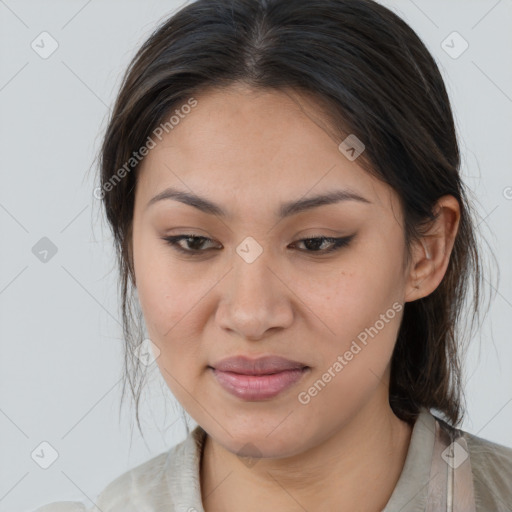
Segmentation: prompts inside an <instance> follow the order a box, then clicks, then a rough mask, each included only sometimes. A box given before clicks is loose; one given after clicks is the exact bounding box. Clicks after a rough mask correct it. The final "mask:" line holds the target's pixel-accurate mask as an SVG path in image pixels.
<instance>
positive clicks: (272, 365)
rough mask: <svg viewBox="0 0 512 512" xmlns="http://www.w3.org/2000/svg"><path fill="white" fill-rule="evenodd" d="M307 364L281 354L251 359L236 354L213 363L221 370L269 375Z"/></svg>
mask: <svg viewBox="0 0 512 512" xmlns="http://www.w3.org/2000/svg"><path fill="white" fill-rule="evenodd" d="M306 367H307V366H306V365H305V364H303V363H299V362H298V361H291V360H290V359H285V358H284V357H279V356H265V357H259V358H257V359H251V358H249V357H245V356H235V357H228V358H226V359H222V360H221V361H219V362H218V363H216V364H214V365H213V368H214V369H216V370H219V371H221V372H233V373H240V374H244V375H269V374H272V373H279V372H283V371H286V370H297V369H303V368H306Z"/></svg>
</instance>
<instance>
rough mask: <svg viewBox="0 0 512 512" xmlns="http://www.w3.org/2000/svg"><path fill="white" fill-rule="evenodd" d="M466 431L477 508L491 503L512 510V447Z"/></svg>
mask: <svg viewBox="0 0 512 512" xmlns="http://www.w3.org/2000/svg"><path fill="white" fill-rule="evenodd" d="M463 435H464V438H465V440H466V443H467V447H468V451H469V458H470V462H471V470H472V472H473V485H474V491H475V501H476V505H477V510H488V509H489V507H490V506H493V507H496V508H493V510H507V511H508V510H510V507H511V504H512V448H509V447H508V446H504V445H501V444H498V443H493V442H492V441H489V440H487V439H483V438H481V437H478V436H476V435H473V434H470V433H468V432H464V431H463ZM478 506H480V508H478ZM486 507H487V508H486ZM500 507H501V508H500ZM505 507H507V508H505Z"/></svg>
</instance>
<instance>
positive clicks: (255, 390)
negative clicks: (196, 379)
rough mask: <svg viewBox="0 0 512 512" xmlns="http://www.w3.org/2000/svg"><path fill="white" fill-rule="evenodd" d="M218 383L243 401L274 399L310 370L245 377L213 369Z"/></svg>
mask: <svg viewBox="0 0 512 512" xmlns="http://www.w3.org/2000/svg"><path fill="white" fill-rule="evenodd" d="M211 370H212V371H213V375H214V376H215V378H216V379H217V382H218V383H219V384H220V385H221V386H222V387H223V388H224V389H225V390H226V391H228V392H229V393H231V394H232V395H234V396H236V397H238V398H242V399H243V400H265V399H268V398H273V397H275V396H277V395H278V394H279V393H282V392H283V391H284V390H285V389H288V388H290V387H291V386H293V385H294V384H296V383H297V382H298V381H299V380H300V379H302V377H303V375H304V374H305V373H306V372H307V370H308V368H303V369H297V370H285V371H282V372H279V373H273V374H271V375H243V374H240V373H233V372H222V371H219V370H216V369H215V368H211Z"/></svg>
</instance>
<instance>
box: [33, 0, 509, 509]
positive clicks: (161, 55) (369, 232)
mask: <svg viewBox="0 0 512 512" xmlns="http://www.w3.org/2000/svg"><path fill="white" fill-rule="evenodd" d="M100 156H101V187H99V188H98V189H97V190H96V191H95V193H96V195H98V196H99V197H101V198H102V200H103V203H104V207H105V211H106V214H107V218H108V221H109V223H110V226H111V228H112V230H113V233H114V236H115V240H116V248H117V250H118V256H119V265H120V271H121V285H122V304H123V318H124V334H125V340H126V361H125V362H126V368H127V377H128V381H129V384H130V388H131V391H132V393H133V395H134V397H135V399H136V401H137V403H138V398H139V393H140V386H141V380H140V374H141V371H142V369H143V368H144V366H145V365H144V364H141V359H143V358H142V357H140V356H141V351H143V348H142V347H141V345H140V341H141V340H142V339H143V338H144V337H147V338H148V339H149V340H151V343H150V347H151V350H152V353H153V357H154V358H155V359H156V363H157V364H158V368H159V369H160V371H161V373H162V376H163V377H164V379H165V380H166V382H167V384H168V386H169V388H170V390H171V391H172V393H173V394H174V395H175V396H176V397H177V399H178V400H179V402H180V403H181V405H182V406H183V408H184V409H185V410H186V411H187V413H188V414H189V415H190V416H191V417H192V418H193V419H194V420H195V421H196V422H197V424H198V426H197V427H196V428H195V429H194V430H193V431H192V432H189V434H188V437H187V438H186V440H185V441H183V442H182V443H180V444H178V445H177V446H175V447H173V448H171V449H170V450H169V452H168V453H163V454H161V455H159V456H157V457H155V458H153V459H151V460H149V461H148V462H146V463H144V464H142V465H140V466H138V467H136V468H134V469H133V470H131V471H129V472H127V473H125V474H123V475H121V476H120V477H119V478H117V479H116V480H115V481H114V482H112V483H111V484H110V485H108V486H107V487H106V489H105V490H104V491H103V492H102V493H101V494H100V495H99V496H98V498H97V499H96V500H95V504H94V505H95V506H96V507H97V508H94V506H91V508H89V509H88V508H86V507H85V505H81V504H79V503H71V502H67V503H65V502H62V503H54V504H51V505H47V506H46V507H43V508H41V509H40V511H41V512H42V511H45V512H47V511H54V512H56V511H57V510H59V511H60V510H64V511H71V510H83V511H85V510H90V511H92V510H102V511H103V512H114V511H115V512H118V511H119V512H121V511H123V512H126V511H142V510H144V511H162V512H163V511H169V512H170V511H176V512H177V511H180V512H185V511H188V512H194V511H198V512H201V511H206V512H218V511H224V512H231V511H235V510H237V511H239V510H243V511H244V512H254V511H261V510H276V511H287V512H288V511H290V512H291V511H304V510H307V511H319V510H321V511H338V510H351V511H352V510H361V511H381V510H384V511H385V512H396V511H401V512H406V511H420V510H421V511H436V512H437V511H444V510H450V511H459V512H460V511H475V512H476V511H482V512H483V511H486V512H487V511H491V510H492V511H510V510H512V449H510V448H508V447H505V446H501V445H498V444H495V443H492V442H490V441H488V440H485V439H482V438H479V437H477V436H476V435H472V434H470V433H468V432H464V431H462V430H460V429H458V428H457V425H458V424H460V422H461V420H462V416H463V406H462V390H461V384H460V382H461V351H460V347H461V336H460V333H459V332H458V329H457V327H458V325H459V323H460V317H461V314H462V303H463V299H464V297H465V294H466V291H467V288H468V286H469V284H470V280H471V278H473V279H474V284H475V287H474V299H475V300H474V311H473V312H474V313H477V312H478V308H479V305H478V297H479V286H480V284H481V279H482V276H481V271H480V270H481V269H480V259H479V252H478V249H477V244H476V235H475V229H476V228H475V226H474V224H473V221H472V219H471V215H470V212H471V210H470V204H469V201H468V199H467V197H466V192H465V188H464V184H463V183H462V182H461V177H460V174H459V167H460V156H459V148H458V142H457V138H456V134H455V129H454V122H453V116H452V111H451V108H450V103H449V99H448V96H447V93H446V90H445V87H444V83H443V80H442V77H441V75H440V73H439V70H438V68H437V66H436V64H435V61H434V60H433V58H432V57H431V55H430V54H429V52H428V51H427V49H426V48H425V46H424V45H423V44H422V42H421V41H420V39H419V38H418V37H417V35H416V34H415V33H414V32H413V30H412V29H411V28H410V27H409V26H408V25H406V24H405V23H404V22H403V21H402V20H401V19H400V18H398V17H397V16H396V15H395V14H393V13H392V12H391V11H390V10H388V9H386V8H385V7H383V6H381V5H379V4H377V3H375V2H373V1H370V0H318V1H316V2H311V1H310V0H294V1H293V2H291V1H289V0H268V1H265V0H235V1H232V0H198V1H196V2H194V3H191V4H190V5H188V6H186V7H184V8H182V9H181V10H180V11H179V12H177V13H176V14H175V15H173V16H172V17H171V18H170V19H169V20H167V21H166V22H165V23H164V24H163V25H162V26H161V27H160V28H159V29H158V30H156V31H155V32H154V34H153V35H152V36H151V37H150V38H149V39H148V40H147V41H146V42H145V43H144V45H143V46H142V48H141V49H140V50H139V52H138V54H137V55H136V56H135V58H134V60H133V62H132V63H131V65H130V67H129V69H128V71H127V73H126V76H125V79H124V82H123V84H122V87H121V91H120V93H119V96H118V98H117V101H116V104H115V108H114V110H113V112H112V116H111V120H110V123H109V126H108V128H107V132H106V135H105V139H104V143H103V147H102V150H101V155H100ZM132 292H136V295H137V298H136V300H132V299H134V294H133V293H132ZM134 304H135V306H137V304H139V305H140V309H141V311H142V313H143V316H144V321H145V327H146V329H147V334H142V333H139V334H138V335H137V334H136V333H135V329H134V328H133V326H132V323H133V322H132V319H133V317H132V307H133V305H134ZM146 356H147V354H146ZM431 409H434V410H435V412H436V414H433V413H432V412H431ZM137 421H138V414H137ZM263 497H264V499H263Z"/></svg>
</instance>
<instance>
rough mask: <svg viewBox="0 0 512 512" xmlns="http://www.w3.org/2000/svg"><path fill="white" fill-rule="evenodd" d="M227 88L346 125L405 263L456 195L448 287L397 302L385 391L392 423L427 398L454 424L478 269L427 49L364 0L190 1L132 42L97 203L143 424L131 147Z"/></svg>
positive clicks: (455, 152) (454, 148)
mask: <svg viewBox="0 0 512 512" xmlns="http://www.w3.org/2000/svg"><path fill="white" fill-rule="evenodd" d="M235 83H240V84H248V85H250V86H251V87H253V88H261V89H266V90H269V89H275V90H281V91H287V90H288V91H289V90H293V91H297V92H299V93H300V92H302V93H305V94H307V95H308V96H309V97H312V98H315V100H316V102H317V104H318V106H319V107H320V109H321V111H322V112H323V113H324V114H325V117H326V118H327V119H329V121H330V122H329V123H328V125H329V126H328V128H329V129H331V130H332V133H333V135H332V136H333V138H336V140H337V142H338V143H339V142H341V141H342V140H343V139H344V138H345V137H346V136H347V135H348V134H355V135H356V136H357V137H358V138H359V139H360V140H361V141H363V143H364V144H365V146H366V149H365V151H364V152H363V154H362V155H361V156H360V157H359V159H358V164H359V165H360V166H361V167H362V168H363V169H364V170H365V171H366V172H368V173H371V174H372V175H373V176H375V177H377V178H378V179H380V180H382V181H383V182H385V183H387V184H388V185H390V186H391V187H392V188H393V189H394V190H395V191H396V192H397V194H398V196H399V198H400V201H401V207H402V209H403V216H404V219H405V225H404V237H405V241H406V249H407V254H406V255H405V260H406V263H407V261H409V258H410V252H409V249H410V247H411V242H412V241H414V240H416V239H417V238H418V237H420V236H421V235H422V233H424V230H425V229H426V228H428V226H429V222H430V221H432V220H433V219H434V218H435V212H433V206H434V205H435V203H436V201H437V200H438V199H439V198H440V197H441V196H443V195H445V194H451V195H453V196H454V197H455V198H456V199H457V200H458V202H459V205H460V213H461V217H460V224H459V230H458V234H457V237H456V240H455V244H454V247H453V252H452V255H451V258H450V262H449V265H448V268H447V271H446V274H445V276H444V278H443V280H442V282H441V283H440V285H439V286H438V287H437V289H436V290H435V291H434V292H432V293H431V294H430V295H428V296H426V297H424V298H421V299H418V300H416V301H414V302H408V303H406V304H405V308H404V314H403V320H402V324H401V326H400V330H399V333H398V339H397V342H396V346H395V349H394V352H393V356H392V364H391V382H390V389H389V400H390V404H391V407H392V409H393V411H394V412H395V414H396V415H397V416H398V417H399V418H401V419H403V420H405V421H408V422H410V423H412V422H413V421H414V419H415V418H416V417H417V414H418V412H419V408H420V407H427V408H434V409H436V410H437V411H439V412H440V413H441V414H442V415H443V416H444V418H445V419H446V420H447V421H449V422H450V423H451V424H453V425H457V424H458V423H460V422H461V420H462V416H463V407H462V399H463V393H462V380H461V376H462V368H461V353H462V348H463V337H462V335H461V333H460V332H459V329H458V328H457V327H458V326H459V327H460V326H461V325H466V323H465V321H463V317H462V313H463V305H464V304H465V302H466V299H468V298H471V299H472V304H473V308H472V309H471V310H469V311H468V318H469V319H470V320H471V328H473V326H474V324H473V322H474V320H475V318H476V317H477V316H478V315H479V310H480V305H479V302H480V297H481V286H482V284H483V283H482V279H483V276H482V272H481V263H480V257H479V249H477V240H476V225H475V223H474V222H473V220H472V218H471V208H470V203H469V201H468V197H467V191H466V189H465V187H464V184H463V183H462V180H461V176H460V174H459V168H460V154H459V147H458V141H457V137H456V132H455V125H454V119H453V115H452V110H451V107H450V102H449V98H448V95H447V92H446V89H445V86H444V83H443V79H442V77H441V74H440V72H439V69H438V67H437V65H436V63H435V61H434V59H433V57H432V56H431V55H430V53H429V52H428V50H427V48H426V47H425V45H424V44H423V43H422V41H421V40H420V38H419V37H418V36H417V35H416V33H415V32H414V31H413V30H412V29H411V28H410V27H409V26H408V25H407V24H406V23H405V22H404V21H403V20H402V19H400V18H399V17H398V16H397V15H395V14H394V13H393V12H392V11H391V10H389V9H387V8H385V7H383V6H382V5H380V4H378V3H376V2H374V1H371V0H316V1H311V0H293V1H290V0H267V1H265V0H198V1H195V2H193V3H191V4H189V5H186V6H185V7H183V8H182V9H180V10H179V11H177V12H176V13H175V14H174V15H172V17H170V18H169V19H167V20H165V22H164V23H162V24H161V26H160V27H158V28H157V29H156V30H155V31H154V32H153V34H152V35H151V36H150V37H149V38H148V39H147V41H146V42H145V43H144V44H143V45H142V47H141V48H140V49H139V50H138V52H137V54H136V55H135V57H134V58H133V60H132V62H131V63H130V66H129V68H128V69H127V71H126V73H125V75H124V78H123V83H122V85H121V89H120V92H119V95H118V97H117V100H116V102H115V106H114V109H113V111H112V113H111V116H110V119H109V122H108V126H107V129H106V133H105V137H104V140H103V145H102V147H101V150H100V155H99V158H100V181H101V198H102V201H103V205H104V208H105V213H106V217H107V219H108V222H109V224H110V227H111V229H112V231H113V235H114V239H115V247H116V254H117V257H118V264H119V269H120V277H121V279H120V295H121V301H122V316H123V334H124V338H125V348H126V350H125V385H126V380H128V383H129V385H130V389H131V392H132V397H133V398H134V399H135V402H136V405H137V415H136V416H137V423H138V425H139V429H140V423H139V416H138V404H139V398H140V391H141V388H142V383H143V380H144V378H143V375H141V373H142V368H141V365H140V364H139V362H138V360H137V358H134V357H133V350H134V349H135V348H136V347H137V346H138V344H139V343H140V342H141V341H142V339H143V338H144V335H143V334H142V331H141V325H142V321H143V318H142V314H141V312H140V308H139V306H138V304H137V300H136V299H135V297H134V293H133V292H134V289H135V286H134V272H133V265H132V262H131V227H132V218H133V207H134V194H135V186H136V180H137V167H138V161H136V160H134V159H133V158H132V156H133V152H134V151H136V150H138V149H139V148H141V147H142V146H144V144H145V143H146V141H147V139H148V137H149V136H150V135H151V134H152V133H153V131H154V130H155V128H156V127H158V126H159V125H160V124H161V123H163V122H165V121H166V120H167V119H168V117H169V116H170V114H171V112H172V111H173V110H174V109H176V107H177V106H180V105H183V104H186V103H187V101H188V100H189V99H190V98H191V97H193V96H194V94H199V93H200V92H202V91H205V90H206V89H207V88H211V87H215V88H223V87H226V86H228V85H231V84H235ZM127 163H128V167H127ZM123 166H124V167H123ZM122 168H124V169H125V172H119V171H120V169H122ZM116 173H117V174H116ZM212 179H213V178H212ZM471 284H473V287H472V288H473V289H472V295H471V296H469V294H468V290H469V287H470V285H471ZM141 377H142V378H141ZM124 392H125V386H123V397H124Z"/></svg>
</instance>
